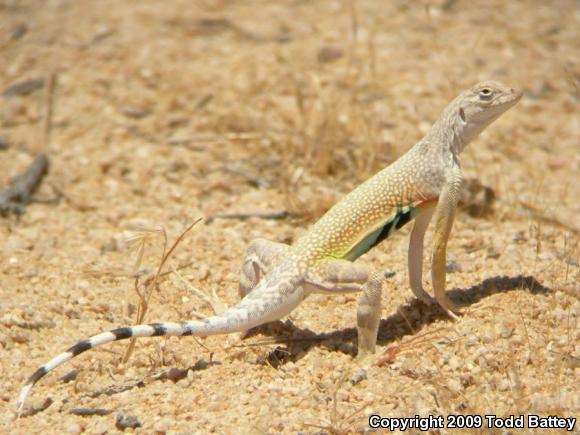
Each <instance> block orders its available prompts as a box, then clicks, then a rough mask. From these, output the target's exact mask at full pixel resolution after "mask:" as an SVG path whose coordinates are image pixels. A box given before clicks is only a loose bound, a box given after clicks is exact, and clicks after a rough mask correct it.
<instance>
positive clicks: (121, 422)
mask: <svg viewBox="0 0 580 435" xmlns="http://www.w3.org/2000/svg"><path fill="white" fill-rule="evenodd" d="M141 426H142V424H141V422H140V421H139V420H138V419H137V417H134V416H132V415H128V414H117V419H116V420H115V427H116V428H117V429H119V430H125V429H137V428H138V427H141Z"/></svg>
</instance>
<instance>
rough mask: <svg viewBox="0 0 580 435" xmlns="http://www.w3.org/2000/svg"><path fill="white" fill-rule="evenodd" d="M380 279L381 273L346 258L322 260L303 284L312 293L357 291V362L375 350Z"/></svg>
mask: <svg viewBox="0 0 580 435" xmlns="http://www.w3.org/2000/svg"><path fill="white" fill-rule="evenodd" d="M383 280H384V275H383V274H382V273H381V272H378V271H375V270H373V269H371V268H369V267H367V266H364V265H361V264H355V263H351V262H350V261H346V260H327V261H324V262H323V263H321V264H320V265H319V266H317V267H316V268H315V269H314V270H311V271H309V273H308V276H307V277H306V284H307V285H308V286H309V287H310V288H311V289H312V291H314V292H316V293H327V294H330V293H334V294H337V293H347V292H358V293H361V297H360V299H359V305H358V309H357V332H358V354H357V360H358V361H359V362H360V361H365V362H366V361H367V360H368V359H369V358H370V356H371V355H372V354H374V353H375V347H376V342H377V335H378V331H379V321H380V317H381V291H382V287H383Z"/></svg>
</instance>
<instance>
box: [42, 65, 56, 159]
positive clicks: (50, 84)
mask: <svg viewBox="0 0 580 435" xmlns="http://www.w3.org/2000/svg"><path fill="white" fill-rule="evenodd" d="M56 84H57V75H56V72H55V71H52V72H51V73H50V74H49V76H48V80H47V85H46V92H45V94H44V116H43V118H42V145H43V151H44V152H46V150H47V149H48V145H49V144H50V134H51V132H52V114H53V108H54V90H55V89H56Z"/></svg>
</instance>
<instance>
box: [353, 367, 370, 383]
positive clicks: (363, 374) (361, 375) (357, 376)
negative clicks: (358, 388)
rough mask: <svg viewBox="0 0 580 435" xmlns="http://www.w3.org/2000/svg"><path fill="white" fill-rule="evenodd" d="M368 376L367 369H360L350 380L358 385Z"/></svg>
mask: <svg viewBox="0 0 580 435" xmlns="http://www.w3.org/2000/svg"><path fill="white" fill-rule="evenodd" d="M366 378H367V371H366V370H364V369H363V370H359V371H358V372H357V373H356V374H355V375H354V376H353V377H352V378H351V380H350V383H351V384H352V385H356V384H358V383H360V382H362V381H364V380H365V379H366Z"/></svg>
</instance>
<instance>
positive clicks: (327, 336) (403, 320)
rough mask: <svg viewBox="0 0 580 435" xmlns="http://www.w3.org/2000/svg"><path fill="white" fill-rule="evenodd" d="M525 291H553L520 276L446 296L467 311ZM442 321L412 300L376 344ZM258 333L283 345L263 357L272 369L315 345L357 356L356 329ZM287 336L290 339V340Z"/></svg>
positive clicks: (275, 326)
mask: <svg viewBox="0 0 580 435" xmlns="http://www.w3.org/2000/svg"><path fill="white" fill-rule="evenodd" d="M522 289H525V290H527V291H528V292H530V293H531V294H544V295H545V294H547V293H549V292H551V291H552V290H551V289H550V288H548V287H545V286H543V285H542V284H541V283H540V282H539V281H538V280H537V279H536V278H534V277H533V276H523V275H518V276H513V277H510V276H496V277H492V278H488V279H485V280H483V281H482V282H481V283H479V284H477V285H475V286H473V287H471V288H468V289H464V290H463V289H451V290H449V291H448V292H447V295H448V296H449V297H450V299H452V300H453V301H454V302H456V303H457V304H458V305H459V306H460V307H462V308H467V307H468V306H470V305H473V304H475V303H477V302H479V301H480V300H482V299H484V298H486V297H489V296H492V295H494V294H497V293H506V292H509V291H514V290H522ZM440 320H449V317H448V316H447V314H446V313H445V312H444V311H443V310H442V309H441V308H440V307H439V306H438V305H437V304H433V305H426V304H424V303H423V302H421V301H419V300H417V299H413V300H412V301H411V302H410V303H408V304H406V305H402V306H400V307H399V308H398V309H397V311H396V312H395V313H393V314H391V315H390V316H388V317H387V318H385V319H382V320H381V322H380V325H379V334H378V338H377V344H379V345H386V344H389V343H392V342H394V341H395V340H397V339H400V338H403V337H404V336H406V335H414V334H416V333H417V332H418V331H419V330H421V329H422V328H423V327H424V326H427V325H430V324H432V323H434V322H436V321H440ZM281 329H282V330H283V331H282V335H283V336H282V337H280V335H281ZM255 333H260V334H263V335H269V336H271V337H274V338H275V339H276V340H277V341H275V343H277V344H280V346H278V347H276V348H275V349H274V350H273V351H271V352H270V353H269V354H268V355H267V356H266V357H264V359H263V361H258V362H261V363H264V364H268V365H271V366H273V367H279V366H281V365H283V364H285V363H287V362H290V361H292V362H295V361H297V360H299V359H301V358H302V357H304V355H305V354H306V352H308V350H309V349H311V348H312V347H314V346H319V347H323V348H326V349H328V350H330V351H335V352H342V353H345V354H350V355H352V356H354V355H355V354H356V336H357V332H356V328H345V329H341V330H337V331H333V332H329V333H322V334H316V333H315V332H313V331H311V330H310V329H301V328H298V327H296V326H294V325H293V324H292V323H291V322H290V321H286V322H282V321H277V322H273V323H272V324H268V325H265V326H263V327H260V328H256V330H255V331H254V330H252V333H251V335H254V334H255ZM288 336H291V338H287V337H288ZM269 344H272V343H271V342H270V343H269Z"/></svg>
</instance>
